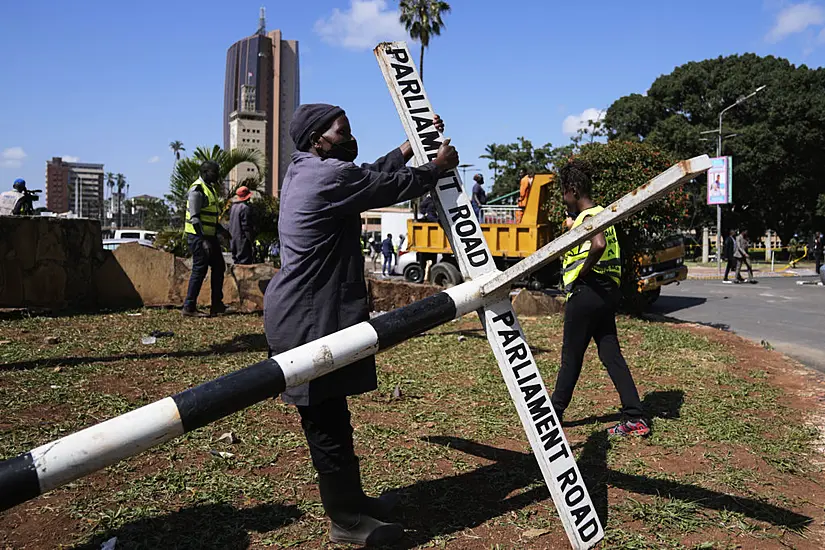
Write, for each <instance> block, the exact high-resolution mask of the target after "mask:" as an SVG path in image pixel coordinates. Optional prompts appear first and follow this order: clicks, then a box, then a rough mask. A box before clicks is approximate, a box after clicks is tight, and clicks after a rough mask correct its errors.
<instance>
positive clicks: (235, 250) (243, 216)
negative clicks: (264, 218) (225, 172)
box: [229, 185, 255, 265]
mask: <svg viewBox="0 0 825 550" xmlns="http://www.w3.org/2000/svg"><path fill="white" fill-rule="evenodd" d="M235 196H237V202H235V204H233V205H232V208H230V209H229V234H230V235H232V239H231V240H230V241H229V242H230V245H229V248H230V250H231V252H232V260H233V261H234V262H235V263H236V264H239V265H249V264H254V263H255V249H254V246H253V243H254V242H255V235H254V234H253V233H252V220H251V219H250V218H251V216H250V208H249V202H248V201H249V199H251V198H252V191H250V190H249V188H248V187H246V186H245V185H242V186H240V187H238V189H237V191H235Z"/></svg>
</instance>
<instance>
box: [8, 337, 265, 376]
mask: <svg viewBox="0 0 825 550" xmlns="http://www.w3.org/2000/svg"><path fill="white" fill-rule="evenodd" d="M173 338H174V337H173ZM254 351H260V352H263V353H268V352H269V346H267V343H266V337H265V336H264V335H263V334H260V333H255V334H239V335H238V336H235V337H233V338H232V339H231V340H228V341H226V342H221V343H219V344H213V345H211V346H209V349H204V350H179V351H159V352H154V353H125V354H122V355H104V356H97V357H94V356H92V357H82V356H78V357H49V358H44V359H32V360H30V361H17V362H13V363H5V364H3V365H0V371H4V370H6V371H8V370H28V369H37V368H51V367H58V366H59V367H73V366H75V365H88V364H90V363H112V362H115V361H122V360H130V361H141V360H146V359H158V358H161V357H175V358H181V357H204V356H207V355H229V354H233V353H244V352H254ZM262 359H263V358H262Z"/></svg>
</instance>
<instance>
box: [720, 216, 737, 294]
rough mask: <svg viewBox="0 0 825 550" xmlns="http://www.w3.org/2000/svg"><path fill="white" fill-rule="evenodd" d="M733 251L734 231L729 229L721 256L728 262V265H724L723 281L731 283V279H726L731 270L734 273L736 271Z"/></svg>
mask: <svg viewBox="0 0 825 550" xmlns="http://www.w3.org/2000/svg"><path fill="white" fill-rule="evenodd" d="M734 252H736V231H734V230H733V229H731V230H730V232H729V233H728V236H727V237H725V245H724V247H723V248H722V258H724V259H725V260H727V262H728V265H727V266H725V278H724V279H722V282H723V283H727V284H732V283H733V281H729V280H728V275H730V272H731V271H733V272H734V274H735V273H736V258H735V257H734V255H733V254H734Z"/></svg>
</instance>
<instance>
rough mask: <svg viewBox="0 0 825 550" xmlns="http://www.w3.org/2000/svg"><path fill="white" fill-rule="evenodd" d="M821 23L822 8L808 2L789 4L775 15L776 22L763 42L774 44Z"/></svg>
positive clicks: (823, 21) (823, 12)
mask: <svg viewBox="0 0 825 550" xmlns="http://www.w3.org/2000/svg"><path fill="white" fill-rule="evenodd" d="M823 23H825V8H822V6H819V5H817V4H813V3H810V2H806V3H804V4H791V5H790V6H788V7H786V8H784V9H783V10H781V11H780V12H779V13H778V14H777V15H776V22H775V23H774V25H773V28H771V30H770V31H769V32H768V34H767V36H765V40H766V41H768V42H770V43H772V44H774V43H776V42H779V41H780V40H784V39H785V38H787V37H788V36H790V35H792V34H796V33H800V32H802V31H804V30H805V29H807V28H808V27H812V26H814V27H815V26H818V25H822V24H823Z"/></svg>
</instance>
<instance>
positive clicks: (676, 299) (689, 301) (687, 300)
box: [650, 296, 708, 315]
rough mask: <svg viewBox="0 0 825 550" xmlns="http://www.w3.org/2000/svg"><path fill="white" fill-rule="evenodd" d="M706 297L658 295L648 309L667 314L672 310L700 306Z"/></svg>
mask: <svg viewBox="0 0 825 550" xmlns="http://www.w3.org/2000/svg"><path fill="white" fill-rule="evenodd" d="M707 301H708V300H707V298H697V297H694V296H660V297H659V299H658V300H656V302H655V303H654V304H653V305H652V306H650V311H651V312H653V313H659V314H661V315H667V314H668V313H673V312H674V311H681V310H683V309H690V308H692V307H696V306H701V305H702V304H704V303H705V302H707Z"/></svg>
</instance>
